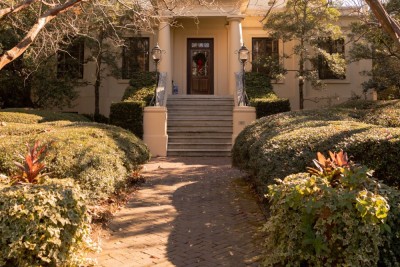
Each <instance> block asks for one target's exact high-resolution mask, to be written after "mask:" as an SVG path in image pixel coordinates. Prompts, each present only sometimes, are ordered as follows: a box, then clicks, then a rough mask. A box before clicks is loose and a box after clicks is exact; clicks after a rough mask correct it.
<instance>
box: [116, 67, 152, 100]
mask: <svg viewBox="0 0 400 267" xmlns="http://www.w3.org/2000/svg"><path fill="white" fill-rule="evenodd" d="M155 77H156V74H155V72H138V73H134V74H133V77H132V78H131V80H130V81H129V86H128V88H126V90H125V92H124V95H123V97H122V101H123V102H125V101H129V102H137V101H144V102H145V103H146V106H148V105H149V104H150V101H151V99H152V97H153V93H154V88H155V86H156V78H155Z"/></svg>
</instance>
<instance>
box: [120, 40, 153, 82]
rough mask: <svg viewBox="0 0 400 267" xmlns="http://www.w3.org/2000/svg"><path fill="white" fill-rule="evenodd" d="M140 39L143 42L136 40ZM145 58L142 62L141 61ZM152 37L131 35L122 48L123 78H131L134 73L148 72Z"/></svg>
mask: <svg viewBox="0 0 400 267" xmlns="http://www.w3.org/2000/svg"><path fill="white" fill-rule="evenodd" d="M137 41H140V42H141V44H138V43H136V44H135V42H137ZM140 57H142V58H140ZM141 60H143V61H142V62H140V61H141ZM149 63H150V38H149V37H129V38H126V39H125V45H124V46H123V48H122V71H121V72H122V79H130V78H131V77H132V73H135V72H141V71H143V72H148V71H149V68H150V64H149Z"/></svg>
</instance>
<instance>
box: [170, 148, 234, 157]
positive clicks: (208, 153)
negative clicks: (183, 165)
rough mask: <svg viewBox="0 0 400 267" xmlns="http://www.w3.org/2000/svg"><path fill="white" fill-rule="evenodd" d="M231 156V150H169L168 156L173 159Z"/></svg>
mask: <svg viewBox="0 0 400 267" xmlns="http://www.w3.org/2000/svg"><path fill="white" fill-rule="evenodd" d="M230 155H231V150H230V149H229V150H215V149H168V152H167V156H172V157H229V156H230Z"/></svg>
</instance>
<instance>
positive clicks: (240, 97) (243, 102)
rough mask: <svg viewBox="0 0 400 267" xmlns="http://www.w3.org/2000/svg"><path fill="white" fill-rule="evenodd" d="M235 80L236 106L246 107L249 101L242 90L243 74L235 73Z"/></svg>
mask: <svg viewBox="0 0 400 267" xmlns="http://www.w3.org/2000/svg"><path fill="white" fill-rule="evenodd" d="M235 80H236V99H237V101H235V104H236V106H247V105H248V103H249V99H248V97H247V94H246V91H245V90H244V86H245V85H244V77H243V72H242V71H241V72H235Z"/></svg>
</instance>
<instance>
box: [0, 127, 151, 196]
mask: <svg viewBox="0 0 400 267" xmlns="http://www.w3.org/2000/svg"><path fill="white" fill-rule="evenodd" d="M0 136H2V138H1V139H0V150H1V151H2V153H1V154H0V173H4V174H7V175H12V174H13V173H14V172H15V170H16V167H15V165H14V163H13V162H14V161H18V162H20V161H21V159H20V158H19V157H18V154H19V153H23V151H26V147H25V144H26V143H29V144H33V143H34V142H35V141H36V140H39V141H41V143H42V144H43V143H48V142H53V144H52V146H51V147H50V148H49V151H48V155H47V157H46V161H45V162H46V165H47V169H46V171H45V172H48V173H50V176H51V177H57V178H73V179H74V180H76V181H77V182H78V183H79V184H80V186H81V188H82V189H83V190H84V191H85V192H86V193H87V194H88V195H90V200H91V201H96V200H97V199H100V198H105V197H107V196H108V195H109V194H111V193H114V192H116V191H117V190H118V189H119V188H121V187H123V186H125V184H126V178H127V177H128V176H129V175H130V174H131V173H132V171H134V170H136V169H137V168H138V166H139V165H141V164H143V163H145V162H146V161H147V160H149V158H150V154H149V150H148V148H147V146H146V145H145V144H144V143H143V142H142V141H141V140H140V139H138V138H137V137H136V136H135V135H133V134H132V133H131V132H129V131H127V130H124V129H121V128H119V127H115V126H111V125H104V124H99V123H87V122H85V123H83V122H75V123H73V122H50V123H40V124H24V125H22V124H19V123H8V124H7V125H6V126H3V127H0Z"/></svg>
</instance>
